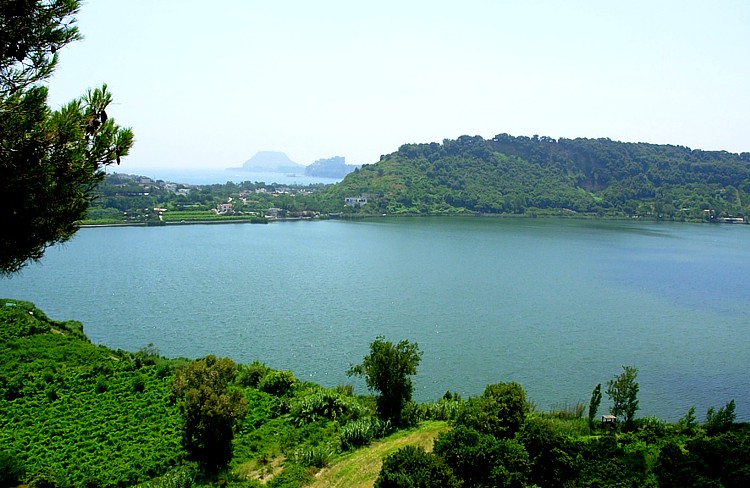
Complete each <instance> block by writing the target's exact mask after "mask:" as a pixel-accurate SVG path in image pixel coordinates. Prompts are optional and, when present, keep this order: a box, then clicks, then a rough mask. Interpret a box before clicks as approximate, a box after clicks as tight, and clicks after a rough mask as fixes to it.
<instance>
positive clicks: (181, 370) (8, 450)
mask: <svg viewBox="0 0 750 488" xmlns="http://www.w3.org/2000/svg"><path fill="white" fill-rule="evenodd" d="M0 305H2V306H0V357H2V358H3V360H2V362H1V363H0V487H5V486H16V485H18V484H21V483H25V484H31V485H33V486H37V487H40V488H41V487H58V488H67V487H91V486H102V487H114V486H132V485H136V484H140V485H141V486H142V487H143V488H156V487H165V488H166V487H180V488H183V487H184V488H188V487H192V486H214V485H216V484H219V485H223V486H237V487H239V486H247V487H258V486H268V487H282V486H284V487H300V486H305V485H307V484H311V483H314V484H315V485H316V486H325V483H322V481H324V480H327V479H329V478H328V473H330V474H331V476H334V473H336V474H335V477H336V479H338V480H350V481H351V482H349V481H342V482H343V483H345V484H346V483H349V484H347V486H354V485H356V486H372V483H374V482H375V481H376V478H377V477H378V474H377V473H378V470H379V469H380V461H381V459H382V457H383V456H387V455H388V454H393V456H392V457H389V458H387V459H386V460H385V462H384V463H383V469H382V472H381V473H380V478H379V481H377V483H378V484H379V486H459V484H460V485H461V486H465V487H467V486H480V487H481V486H509V487H532V486H538V487H558V486H559V487H563V486H578V487H600V486H622V487H626V486H627V487H630V486H646V487H648V486H654V487H655V486H665V487H678V486H679V487H699V486H701V487H703V486H723V487H740V486H742V487H744V486H748V483H750V427H749V426H748V425H746V424H738V423H736V419H735V413H734V412H735V404H734V402H733V401H730V402H728V403H727V404H726V405H725V406H723V407H721V408H718V409H713V408H712V409H710V410H709V411H708V412H707V413H706V417H705V421H704V422H700V421H698V419H697V418H696V415H695V410H694V409H691V410H690V411H689V412H687V414H686V415H685V417H683V418H682V419H680V421H679V422H677V423H675V424H669V423H666V422H664V421H661V420H659V419H655V418H650V417H644V418H633V419H631V421H630V422H629V423H625V422H620V423H619V425H618V428H617V429H615V430H609V429H602V426H601V423H600V422H599V421H598V420H596V419H591V421H589V418H588V416H586V415H585V414H584V411H585V408H583V406H582V405H581V406H580V407H581V408H578V407H579V406H574V407H571V408H569V409H567V410H565V411H558V412H552V413H544V412H537V411H535V410H534V409H533V408H532V407H531V406H530V405H529V403H528V401H527V399H526V395H525V392H524V390H523V388H522V387H521V385H519V384H517V383H512V382H509V383H497V384H493V385H488V386H487V388H486V389H485V391H484V392H483V393H482V394H481V395H479V396H476V397H472V398H469V399H466V400H464V399H462V398H460V397H459V396H458V395H456V394H454V393H450V392H447V393H446V394H445V396H444V397H443V398H441V399H440V400H438V401H436V402H432V403H425V404H421V405H416V404H414V403H411V402H410V403H407V404H406V405H404V408H403V410H402V411H401V415H400V419H401V420H402V422H403V421H404V419H407V420H408V421H407V422H403V423H405V424H408V425H416V426H417V427H416V428H412V430H404V429H403V428H401V429H397V428H396V426H395V424H394V423H391V422H389V421H386V420H383V419H381V418H379V417H378V416H377V415H376V414H377V401H376V399H375V398H373V397H370V396H366V397H358V396H354V395H353V394H352V391H351V388H350V387H337V388H323V387H321V386H319V385H315V384H312V383H306V382H303V381H300V380H298V379H297V378H295V377H294V375H293V374H292V373H291V372H289V371H283V370H274V369H272V368H269V367H268V366H266V365H264V364H262V363H258V362H254V363H251V364H247V365H234V364H232V363H231V362H230V361H229V360H221V359H217V358H213V357H207V358H203V359H200V360H197V361H189V360H186V359H174V360H167V359H164V358H162V357H160V356H159V355H158V351H157V350H156V348H155V347H153V346H151V345H149V346H147V347H145V348H144V349H142V350H141V351H139V352H137V353H129V352H125V351H113V350H110V349H108V348H106V347H103V346H95V345H93V344H91V343H89V342H88V340H86V338H85V336H84V335H83V332H82V326H81V324H80V323H78V322H59V321H54V320H50V319H49V318H48V317H46V315H45V314H44V313H43V312H42V311H40V310H38V309H37V308H36V307H34V306H33V305H32V304H30V303H26V302H20V301H16V300H2V301H0ZM615 378H617V377H615ZM193 380H196V381H193ZM204 387H205V388H204ZM191 390H197V393H195V392H194V393H188V392H189V391H191ZM201 390H203V391H202V392H201ZM175 393H178V395H176V396H175ZM191 395H197V396H196V398H203V399H202V400H201V401H199V402H197V403H196V404H195V406H196V408H197V405H198V404H200V405H202V406H204V407H206V409H205V411H201V412H200V414H198V413H197V411H196V412H193V413H195V414H196V415H192V413H191V415H190V416H188V417H183V415H184V414H185V413H187V411H188V410H190V409H192V408H193V407H191V406H189V405H188V404H186V403H180V402H185V401H186V398H187V397H188V396H191ZM222 399H223V400H222ZM593 403H597V402H596V401H595V402H593ZM180 405H182V407H181V406H180ZM245 405H246V406H247V411H246V415H244V417H243V416H242V415H239V414H240V413H241V410H242V407H243V406H245ZM181 409H182V410H181ZM217 412H219V413H221V412H224V413H232V415H229V416H228V417H225V418H223V420H224V421H226V422H225V423H224V424H223V427H220V429H225V428H229V427H228V426H232V428H231V433H232V434H233V435H234V437H233V440H232V442H231V445H230V449H231V450H229V451H227V450H226V446H218V447H217V448H216V449H215V452H216V453H218V454H221V455H222V457H221V459H220V460H221V462H220V463H219V462H214V464H210V463H208V464H206V463H205V461H201V459H205V458H199V457H197V456H195V452H196V451H191V450H188V449H185V447H188V448H190V449H193V448H194V447H196V446H198V447H201V446H203V445H205V444H201V442H204V441H205V438H202V437H201V436H200V435H195V436H192V434H199V433H200V429H201V428H203V427H202V425H206V426H209V425H214V424H212V423H211V422H213V421H214V420H216V418H214V417H213V416H212V413H217ZM181 414H182V415H181ZM203 415H206V416H207V418H206V419H204V420H208V422H206V423H205V424H201V420H200V419H201V416H203ZM186 418H188V419H193V420H196V423H195V424H194V425H190V424H188V423H185V422H184V420H185V419H186ZM446 422H447V423H446ZM222 432H224V433H225V434H227V432H229V431H227V430H223V431H222ZM227 435H229V434H227ZM433 439H436V440H435V442H434V443H433V442H432V440H433ZM186 440H187V441H189V442H186ZM209 440H211V441H212V440H213V439H209ZM407 440H410V441H409V442H407ZM191 442H192V443H195V444H196V445H194V446H190V443H191ZM409 445H418V446H419V447H420V448H419V449H417V448H414V447H407V446H409ZM368 446H369V447H368ZM431 448H432V449H431ZM198 452H200V450H199V451H198ZM360 452H361V453H363V456H362V457H360V456H359V453H360ZM364 453H367V456H364ZM203 454H205V452H204V453H203ZM209 454H213V452H211V453H209ZM195 461H198V462H199V463H196V462H195ZM200 462H202V463H203V464H200ZM212 462H213V461H212ZM362 463H368V465H367V466H362V465H361V464H362ZM224 465H226V468H225V469H224V468H222V466H224ZM345 466H346V468H344V467H345ZM339 467H341V469H339ZM343 469H346V470H350V471H351V473H350V475H347V474H346V473H343V472H341V470H343ZM365 473H366V474H365ZM330 479H333V478H330Z"/></svg>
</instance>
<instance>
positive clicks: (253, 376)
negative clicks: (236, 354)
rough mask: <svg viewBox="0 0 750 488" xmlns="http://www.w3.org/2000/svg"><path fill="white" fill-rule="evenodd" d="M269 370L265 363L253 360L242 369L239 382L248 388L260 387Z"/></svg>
mask: <svg viewBox="0 0 750 488" xmlns="http://www.w3.org/2000/svg"><path fill="white" fill-rule="evenodd" d="M269 371H270V370H269V368H268V366H266V365H265V364H263V363H261V362H260V361H253V362H252V363H250V364H248V365H246V366H243V367H242V368H241V369H240V373H239V378H238V380H237V382H238V383H239V384H240V385H241V386H244V387H246V388H258V387H259V386H260V383H261V382H262V381H263V378H265V376H266V375H267V374H268V372H269Z"/></svg>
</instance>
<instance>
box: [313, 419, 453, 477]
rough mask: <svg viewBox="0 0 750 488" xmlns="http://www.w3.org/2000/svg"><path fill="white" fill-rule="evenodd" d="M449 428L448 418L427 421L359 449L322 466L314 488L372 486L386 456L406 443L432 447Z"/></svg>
mask: <svg viewBox="0 0 750 488" xmlns="http://www.w3.org/2000/svg"><path fill="white" fill-rule="evenodd" d="M446 430H448V424H447V423H446V422H434V421H431V422H424V423H422V424H421V425H420V426H419V427H418V428H416V429H413V430H408V431H406V432H398V433H396V434H394V435H392V436H390V437H388V438H386V439H382V440H380V441H378V442H375V443H373V444H372V445H370V446H368V447H365V448H362V449H358V450H357V451H355V452H353V453H351V454H349V455H347V456H345V457H343V458H342V459H341V460H339V461H338V462H337V463H336V464H334V465H332V466H330V467H328V468H324V469H322V470H321V471H320V472H319V473H318V474H317V475H316V478H317V480H316V481H315V482H314V483H312V484H311V485H308V486H311V487H313V488H324V487H326V488H327V487H341V488H372V486H373V485H374V484H375V480H376V479H377V478H378V474H379V473H380V466H381V465H382V463H383V458H384V457H385V456H387V455H388V454H391V453H392V452H395V451H397V450H398V449H401V448H402V447H404V446H408V445H412V446H420V447H423V448H424V449H425V450H427V451H431V450H432V443H433V440H434V439H435V438H436V437H437V435H438V434H439V433H440V432H445V431H446Z"/></svg>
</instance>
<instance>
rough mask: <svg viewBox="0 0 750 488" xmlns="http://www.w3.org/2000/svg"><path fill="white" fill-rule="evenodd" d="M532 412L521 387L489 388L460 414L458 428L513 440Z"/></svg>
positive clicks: (508, 384)
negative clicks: (464, 427)
mask: <svg viewBox="0 0 750 488" xmlns="http://www.w3.org/2000/svg"><path fill="white" fill-rule="evenodd" d="M528 411H529V407H528V403H527V402H526V392H524V390H523V387H522V386H521V385H519V384H518V383H514V382H511V383H497V384H493V385H487V387H486V388H485V390H484V393H483V394H482V395H481V396H479V397H475V398H471V399H469V401H467V402H466V404H465V405H464V406H463V408H461V410H459V412H458V415H457V417H456V424H459V425H464V426H466V427H469V428H472V429H474V430H476V431H477V432H480V433H482V434H490V435H493V436H495V437H498V438H507V437H513V435H515V433H516V432H518V429H520V427H521V425H522V424H523V422H524V420H525V419H526V414H527V413H528Z"/></svg>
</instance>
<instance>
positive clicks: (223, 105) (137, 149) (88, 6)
mask: <svg viewBox="0 0 750 488" xmlns="http://www.w3.org/2000/svg"><path fill="white" fill-rule="evenodd" d="M76 18H77V19H78V22H77V25H78V27H79V29H80V30H81V33H82V34H83V35H84V37H85V39H84V40H82V41H78V42H75V43H72V44H70V45H69V46H67V47H66V48H64V49H63V50H62V51H61V53H60V64H59V66H58V69H57V70H56V71H55V73H54V75H53V77H52V78H51V80H50V82H49V86H50V100H49V101H50V104H51V105H52V106H53V107H55V108H57V107H59V106H61V105H63V104H64V103H66V102H68V101H70V100H72V99H73V98H76V97H79V96H81V95H83V94H84V93H85V92H86V90H87V89H88V88H92V87H96V86H100V85H101V84H102V83H107V84H108V86H109V90H110V91H111V92H112V93H113V94H114V99H115V103H114V104H113V105H112V106H111V107H110V109H109V110H108V114H109V115H110V116H111V117H114V118H115V119H116V121H117V123H118V124H120V125H123V126H129V127H132V129H133V131H134V132H135V135H136V143H135V146H134V148H133V150H132V151H131V154H130V155H129V156H128V157H127V158H125V159H124V160H123V163H122V165H121V168H120V169H118V171H121V172H129V171H133V172H136V171H146V170H148V169H224V168H229V167H238V166H241V165H242V164H243V163H244V162H245V161H246V160H247V159H249V158H250V157H252V156H253V155H254V154H255V153H256V152H258V151H281V152H284V153H286V154H287V156H289V158H291V159H292V160H293V161H295V162H297V163H300V164H310V163H312V162H314V161H316V160H318V159H321V158H329V157H332V156H343V157H345V158H346V162H347V163H349V164H370V163H375V162H377V161H378V160H379V158H380V156H381V155H384V154H389V153H391V152H394V151H396V150H398V148H399V146H401V145H402V144H405V143H429V142H442V141H443V140H444V139H455V138H457V137H459V136H461V135H471V136H474V135H479V136H482V137H485V138H492V137H493V136H494V135H496V134H501V133H508V134H511V135H513V136H533V135H540V136H548V137H552V138H555V139H557V138H561V137H564V138H576V137H592V138H596V137H608V138H610V139H613V140H618V141H628V142H649V143H654V144H673V145H681V146H688V147H691V148H693V149H704V150H726V151H730V152H734V153H739V152H745V151H750V88H748V87H750V28H748V26H750V2H748V1H747V0H711V1H707V0H701V1H694V0H679V1H673V0H631V1H627V2H623V1H617V2H606V1H601V0H596V1H581V0H566V1H558V0H461V1H457V0H456V1H442V0H432V1H422V0H399V1H391V0H379V1H377V2H372V1H357V0H341V1H335V0H316V1H311V0H263V1H259V0H214V1H213V2H206V1H195V0H129V1H127V2H124V1H121V0H91V1H89V2H88V3H83V5H82V7H81V10H80V13H79V14H78V15H77V16H76ZM146 174H148V173H146Z"/></svg>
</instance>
